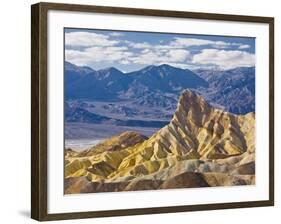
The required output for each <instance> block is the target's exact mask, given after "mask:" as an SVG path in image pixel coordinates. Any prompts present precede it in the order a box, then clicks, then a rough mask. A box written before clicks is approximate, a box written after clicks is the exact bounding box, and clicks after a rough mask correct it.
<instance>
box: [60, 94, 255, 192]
mask: <svg viewBox="0 0 281 224" xmlns="http://www.w3.org/2000/svg"><path fill="white" fill-rule="evenodd" d="M254 130H255V115H254V113H249V114H246V115H235V114H231V113H228V112H224V111H223V110H220V109H216V108H214V107H212V106H211V105H210V104H208V103H207V102H206V101H205V100H204V99H203V98H202V97H201V96H199V95H197V94H196V93H194V92H192V91H189V90H187V91H184V92H183V93H182V95H181V96H180V98H179V102H178V106H177V110H176V111H175V113H174V116H173V118H172V120H171V122H170V123H169V124H168V125H166V126H165V127H163V128H162V129H160V130H159V131H158V132H156V133H155V134H154V135H153V136H151V137H150V138H149V139H147V138H146V137H145V136H142V135H140V134H138V133H135V132H125V133H122V134H120V135H119V136H114V137H112V138H110V139H108V140H106V141H104V142H102V143H100V144H98V145H97V146H94V147H93V148H91V149H89V150H85V151H83V152H81V153H74V152H72V151H70V150H68V151H67V152H66V154H65V155H66V156H65V159H66V163H65V164H66V169H65V170H66V172H65V177H66V178H67V179H68V178H77V179H76V181H74V179H71V181H72V182H73V183H75V186H76V187H75V192H77V189H78V188H79V187H80V190H79V191H80V192H89V191H90V192H91V191H92V192H106V191H123V190H124V191H125V190H144V189H159V188H161V189H164V188H181V187H207V186H213V187H215V186H233V185H244V184H254V183H255V131H254ZM81 177H84V178H86V179H87V180H88V181H89V182H91V183H93V185H91V187H89V186H90V185H89V184H88V182H87V187H86V188H83V187H84V186H83V184H81V183H86V182H85V179H80V178H81ZM82 180H83V181H82ZM81 181H82V182H81ZM71 189H72V188H71V187H68V192H71ZM73 191H74V190H73Z"/></svg>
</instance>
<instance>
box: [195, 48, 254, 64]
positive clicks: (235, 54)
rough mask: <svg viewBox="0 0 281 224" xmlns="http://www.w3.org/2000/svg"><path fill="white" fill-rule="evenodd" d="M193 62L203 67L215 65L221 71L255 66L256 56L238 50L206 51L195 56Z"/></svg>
mask: <svg viewBox="0 0 281 224" xmlns="http://www.w3.org/2000/svg"><path fill="white" fill-rule="evenodd" d="M192 62H193V63H195V64H202V65H214V66H218V67H219V68H221V69H231V68H235V67H242V66H246V67H248V66H254V65H255V55H254V54H250V53H248V52H245V51H238V50H234V51H232V50H230V51H226V50H217V49H204V50H202V52H201V53H199V54H196V55H194V56H193V59H192Z"/></svg>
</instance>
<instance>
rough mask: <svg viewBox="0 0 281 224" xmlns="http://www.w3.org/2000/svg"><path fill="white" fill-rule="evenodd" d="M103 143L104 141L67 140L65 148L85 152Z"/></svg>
mask: <svg viewBox="0 0 281 224" xmlns="http://www.w3.org/2000/svg"><path fill="white" fill-rule="evenodd" d="M101 141H103V139H100V140H93V139H65V148H66V149H67V148H71V149H73V150H75V151H83V150H85V149H88V148H91V147H93V146H95V145H97V144H98V143H100V142H101Z"/></svg>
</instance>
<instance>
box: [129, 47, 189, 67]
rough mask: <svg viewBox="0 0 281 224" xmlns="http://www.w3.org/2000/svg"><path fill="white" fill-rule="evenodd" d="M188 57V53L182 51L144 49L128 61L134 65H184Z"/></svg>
mask: <svg viewBox="0 0 281 224" xmlns="http://www.w3.org/2000/svg"><path fill="white" fill-rule="evenodd" d="M190 57H191V56H190V52H189V51H187V50H184V49H170V50H156V49H144V50H142V51H141V52H140V53H138V54H135V55H134V57H132V58H130V59H129V60H131V61H132V62H133V63H136V64H144V65H149V64H159V63H184V62H186V61H187V59H188V58H190Z"/></svg>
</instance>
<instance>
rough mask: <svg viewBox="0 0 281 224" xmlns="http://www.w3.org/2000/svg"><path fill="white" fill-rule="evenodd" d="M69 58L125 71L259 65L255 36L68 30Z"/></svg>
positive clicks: (94, 66) (94, 67)
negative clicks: (160, 66)
mask: <svg viewBox="0 0 281 224" xmlns="http://www.w3.org/2000/svg"><path fill="white" fill-rule="evenodd" d="M65 60H66V61H69V62H71V63H73V64H76V65H80V66H82V65H83V66H89V67H91V68H93V69H95V70H99V69H103V68H107V67H115V68H117V69H119V70H121V71H123V72H130V71H135V70H138V69H141V68H143V67H146V66H148V65H160V64H170V65H172V66H176V67H180V68H188V69H191V70H194V69H200V68H201V69H221V70H225V69H232V68H235V67H243V66H246V67H249V66H255V39H254V38H251V37H226V36H209V35H192V34H170V33H151V32H128V31H113V30H90V29H72V28H66V29H65Z"/></svg>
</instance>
